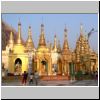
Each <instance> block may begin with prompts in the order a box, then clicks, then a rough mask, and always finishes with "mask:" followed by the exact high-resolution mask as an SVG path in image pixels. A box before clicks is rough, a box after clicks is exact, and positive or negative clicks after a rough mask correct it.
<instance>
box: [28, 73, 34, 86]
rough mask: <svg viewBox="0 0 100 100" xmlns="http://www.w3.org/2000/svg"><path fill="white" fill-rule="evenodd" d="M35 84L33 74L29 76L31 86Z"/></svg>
mask: <svg viewBox="0 0 100 100" xmlns="http://www.w3.org/2000/svg"><path fill="white" fill-rule="evenodd" d="M31 83H32V84H33V73H31V74H30V76H29V84H31Z"/></svg>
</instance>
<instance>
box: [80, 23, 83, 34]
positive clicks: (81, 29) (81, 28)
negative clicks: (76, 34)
mask: <svg viewBox="0 0 100 100" xmlns="http://www.w3.org/2000/svg"><path fill="white" fill-rule="evenodd" d="M82 33H83V24H82V23H81V24H80V35H82Z"/></svg>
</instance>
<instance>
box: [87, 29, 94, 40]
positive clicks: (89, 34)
mask: <svg viewBox="0 0 100 100" xmlns="http://www.w3.org/2000/svg"><path fill="white" fill-rule="evenodd" d="M93 31H94V28H92V29H91V31H90V32H89V33H88V38H89V37H90V36H91V34H92V33H93Z"/></svg>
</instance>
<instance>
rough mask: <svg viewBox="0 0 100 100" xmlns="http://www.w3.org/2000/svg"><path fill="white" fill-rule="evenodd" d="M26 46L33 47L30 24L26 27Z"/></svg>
mask: <svg viewBox="0 0 100 100" xmlns="http://www.w3.org/2000/svg"><path fill="white" fill-rule="evenodd" d="M26 47H27V48H28V49H33V48H34V43H33V40H32V32H31V26H29V28H28V39H27V42H26Z"/></svg>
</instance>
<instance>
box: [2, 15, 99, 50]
mask: <svg viewBox="0 0 100 100" xmlns="http://www.w3.org/2000/svg"><path fill="white" fill-rule="evenodd" d="M2 19H3V20H4V21H5V22H6V23H7V24H9V25H11V26H12V27H14V28H15V29H16V31H18V21H19V19H20V22H21V25H22V27H21V29H22V38H23V39H24V40H26V39H27V37H28V27H29V25H30V26H31V27H32V38H33V41H34V45H35V47H37V44H38V40H39V35H40V25H41V23H42V22H43V23H44V27H45V38H46V41H49V42H51V43H53V42H54V35H55V34H56V35H57V39H59V40H60V44H61V46H62V44H63V39H64V28H65V24H66V27H67V29H68V34H67V38H68V43H69V47H70V48H72V49H74V48H75V46H76V40H77V39H78V37H79V35H80V23H82V24H83V28H84V33H83V34H87V33H88V32H89V31H90V30H91V29H92V28H94V29H95V30H98V15H97V14H2ZM89 44H90V47H91V48H92V49H93V50H95V51H96V52H97V51H98V33H97V32H95V33H93V34H92V35H91V37H90V38H89Z"/></svg>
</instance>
